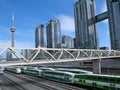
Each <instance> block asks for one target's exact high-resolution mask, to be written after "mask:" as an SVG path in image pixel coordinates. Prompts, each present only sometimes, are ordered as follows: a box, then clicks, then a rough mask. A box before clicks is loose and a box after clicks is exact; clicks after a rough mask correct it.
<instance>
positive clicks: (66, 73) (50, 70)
mask: <svg viewBox="0 0 120 90" xmlns="http://www.w3.org/2000/svg"><path fill="white" fill-rule="evenodd" d="M45 72H56V73H63V74H69V75H77V74H75V73H71V72H63V71H57V70H54V71H53V70H45Z"/></svg>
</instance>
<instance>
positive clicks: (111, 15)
mask: <svg viewBox="0 0 120 90" xmlns="http://www.w3.org/2000/svg"><path fill="white" fill-rule="evenodd" d="M107 7H108V20H109V27H110V40H111V49H114V50H120V0H107Z"/></svg>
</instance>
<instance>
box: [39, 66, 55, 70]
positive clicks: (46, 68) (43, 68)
mask: <svg viewBox="0 0 120 90" xmlns="http://www.w3.org/2000/svg"><path fill="white" fill-rule="evenodd" d="M39 69H41V70H56V69H54V68H43V67H41V68H39Z"/></svg>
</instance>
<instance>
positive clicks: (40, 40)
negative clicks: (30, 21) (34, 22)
mask: <svg viewBox="0 0 120 90" xmlns="http://www.w3.org/2000/svg"><path fill="white" fill-rule="evenodd" d="M38 46H40V47H44V26H43V25H39V26H38V27H37V28H36V30H35V47H36V48H37V47H38Z"/></svg>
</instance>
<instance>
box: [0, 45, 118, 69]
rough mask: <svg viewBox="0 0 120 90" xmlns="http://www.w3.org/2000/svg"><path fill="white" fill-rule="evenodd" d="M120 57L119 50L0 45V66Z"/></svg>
mask: <svg viewBox="0 0 120 90" xmlns="http://www.w3.org/2000/svg"><path fill="white" fill-rule="evenodd" d="M105 58H120V51H116V50H98V49H97V50H96V49H58V48H41V47H38V48H15V47H0V67H5V66H11V65H31V64H45V63H57V62H68V61H81V60H102V59H105Z"/></svg>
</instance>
